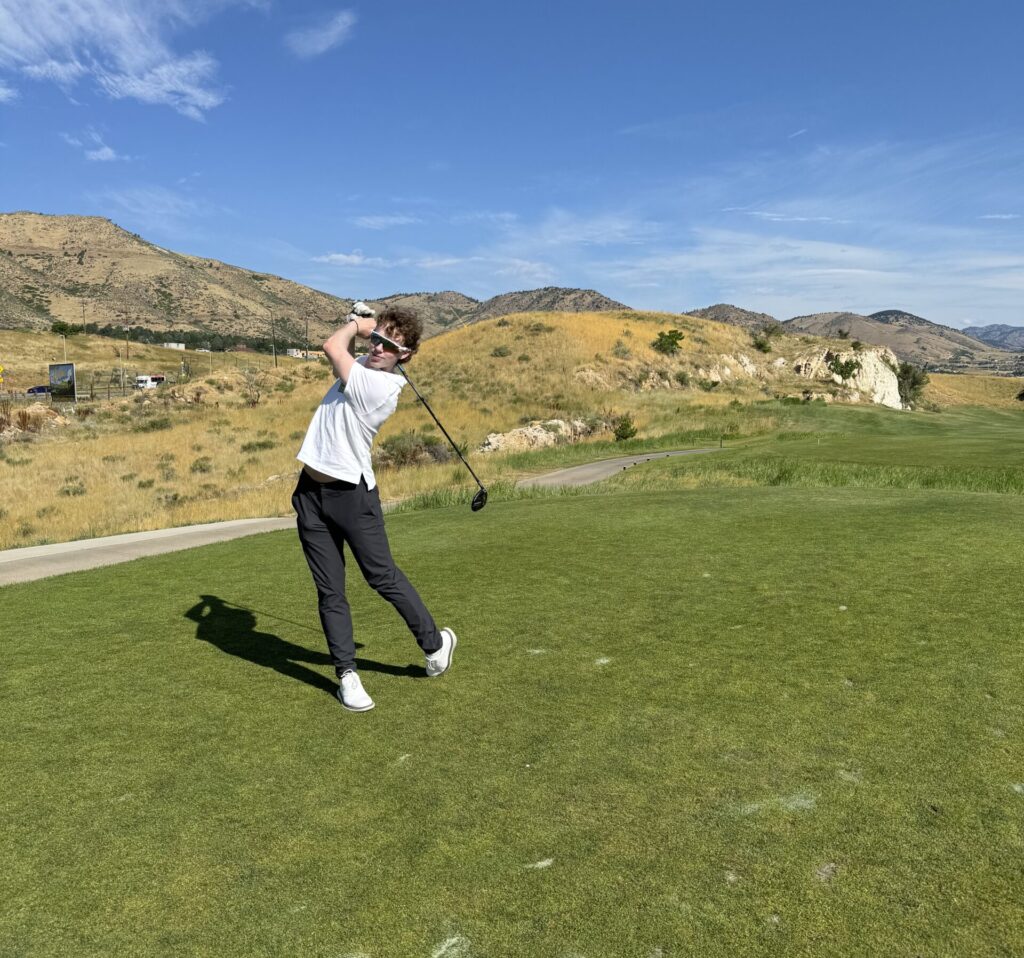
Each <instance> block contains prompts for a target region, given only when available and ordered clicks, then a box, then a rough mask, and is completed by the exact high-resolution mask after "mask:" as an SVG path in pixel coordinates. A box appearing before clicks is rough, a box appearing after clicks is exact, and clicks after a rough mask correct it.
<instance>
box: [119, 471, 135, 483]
mask: <svg viewBox="0 0 1024 958" xmlns="http://www.w3.org/2000/svg"><path fill="white" fill-rule="evenodd" d="M137 475H138V473H137V472H126V473H125V474H124V475H123V476H118V477H117V478H118V479H120V480H121V482H131V481H132V480H133V479H134V478H135V477H136V476H137Z"/></svg>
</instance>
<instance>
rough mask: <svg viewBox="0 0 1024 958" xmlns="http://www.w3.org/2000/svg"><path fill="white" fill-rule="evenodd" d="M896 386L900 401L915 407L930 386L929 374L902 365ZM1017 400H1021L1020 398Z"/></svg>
mask: <svg viewBox="0 0 1024 958" xmlns="http://www.w3.org/2000/svg"><path fill="white" fill-rule="evenodd" d="M896 385H897V386H898V387H899V391H900V399H902V400H903V402H904V403H906V404H907V405H908V406H913V405H914V404H915V403H917V402H919V401H920V399H921V394H922V393H923V392H924V387H925V386H927V385H928V373H926V372H925V371H924V370H923V369H921V368H920V367H919V366H914V365H912V364H911V363H900V365H899V369H898V370H897V371H896ZM1017 398H1018V399H1020V396H1018V397H1017Z"/></svg>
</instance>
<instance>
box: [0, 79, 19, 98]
mask: <svg viewBox="0 0 1024 958" xmlns="http://www.w3.org/2000/svg"><path fill="white" fill-rule="evenodd" d="M17 99H18V91H17V90H15V89H14V87H10V86H8V85H7V84H6V83H4V82H3V81H2V80H0V103H11V102H13V101H14V100H17Z"/></svg>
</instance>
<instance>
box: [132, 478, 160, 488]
mask: <svg viewBox="0 0 1024 958" xmlns="http://www.w3.org/2000/svg"><path fill="white" fill-rule="evenodd" d="M155 482H156V480H155V479H140V480H139V481H138V482H137V483H136V486H137V488H139V489H152V488H153V484H154V483H155Z"/></svg>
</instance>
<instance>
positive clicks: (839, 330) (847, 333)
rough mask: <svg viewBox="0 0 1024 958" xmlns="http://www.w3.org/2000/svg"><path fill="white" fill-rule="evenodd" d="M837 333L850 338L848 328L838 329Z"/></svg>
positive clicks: (841, 336)
mask: <svg viewBox="0 0 1024 958" xmlns="http://www.w3.org/2000/svg"><path fill="white" fill-rule="evenodd" d="M836 335H837V336H838V337H839V338H840V339H849V338H850V331H849V330H848V329H837V330H836Z"/></svg>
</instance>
